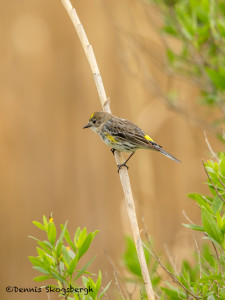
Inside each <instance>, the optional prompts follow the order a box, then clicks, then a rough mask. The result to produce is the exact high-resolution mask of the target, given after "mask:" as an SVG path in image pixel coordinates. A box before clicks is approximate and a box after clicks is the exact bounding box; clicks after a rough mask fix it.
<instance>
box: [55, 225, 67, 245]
mask: <svg viewBox="0 0 225 300" xmlns="http://www.w3.org/2000/svg"><path fill="white" fill-rule="evenodd" d="M67 223H68V221H66V223H65V225H64V226H63V225H61V226H62V227H63V230H62V232H61V234H60V236H59V239H58V241H57V244H60V243H61V242H62V240H63V237H64V235H65V232H66V226H67ZM62 227H61V228H62Z"/></svg>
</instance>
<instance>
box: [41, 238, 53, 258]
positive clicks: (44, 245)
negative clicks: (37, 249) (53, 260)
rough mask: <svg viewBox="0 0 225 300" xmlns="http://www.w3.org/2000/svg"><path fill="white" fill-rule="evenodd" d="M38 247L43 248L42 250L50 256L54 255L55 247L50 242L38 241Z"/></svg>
mask: <svg viewBox="0 0 225 300" xmlns="http://www.w3.org/2000/svg"><path fill="white" fill-rule="evenodd" d="M38 245H39V246H41V248H42V249H43V250H44V251H45V252H47V253H48V254H49V255H52V250H53V247H52V245H51V244H50V243H49V242H48V241H43V242H42V241H38Z"/></svg>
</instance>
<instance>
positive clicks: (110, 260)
mask: <svg viewBox="0 0 225 300" xmlns="http://www.w3.org/2000/svg"><path fill="white" fill-rule="evenodd" d="M104 252H105V255H106V258H107V259H108V261H109V263H110V264H111V266H112V268H113V274H114V277H115V276H116V278H118V277H119V279H120V282H121V286H122V289H123V292H124V293H125V294H126V299H131V294H130V293H129V292H128V290H127V288H126V285H125V284H124V283H123V279H122V276H121V275H120V272H119V270H118V269H117V268H116V266H115V264H114V262H113V260H112V258H111V257H110V255H109V253H108V252H107V251H104ZM117 283H118V286H119V282H118V280H117ZM122 289H121V287H120V288H119V290H121V294H122V296H123V298H124V295H123V292H122Z"/></svg>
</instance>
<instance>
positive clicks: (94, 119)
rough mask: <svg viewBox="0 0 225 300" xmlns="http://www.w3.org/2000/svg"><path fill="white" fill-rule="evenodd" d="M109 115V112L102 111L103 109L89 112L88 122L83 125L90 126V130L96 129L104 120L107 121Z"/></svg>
mask: <svg viewBox="0 0 225 300" xmlns="http://www.w3.org/2000/svg"><path fill="white" fill-rule="evenodd" d="M110 117H111V114H109V113H107V112H104V111H97V112H95V113H93V114H91V116H90V118H89V122H88V124H87V125H85V126H84V127H83V129H85V128H89V127H90V128H91V129H92V130H94V131H95V130H96V129H98V128H99V126H101V125H102V124H103V123H104V122H105V121H107V120H108V119H109V118H110Z"/></svg>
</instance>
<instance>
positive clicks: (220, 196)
mask: <svg viewBox="0 0 225 300" xmlns="http://www.w3.org/2000/svg"><path fill="white" fill-rule="evenodd" d="M202 163H203V166H204V169H205V172H206V174H207V176H208V178H209V181H210V182H211V184H212V186H213V187H214V189H215V191H216V193H217V195H218V196H219V197H220V199H221V200H222V201H223V202H224V203H225V200H224V199H223V197H222V196H221V194H220V193H219V191H218V189H217V187H216V186H215V184H214V183H213V181H212V179H211V177H210V176H209V173H208V171H207V170H206V167H205V164H204V161H203V160H202Z"/></svg>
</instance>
